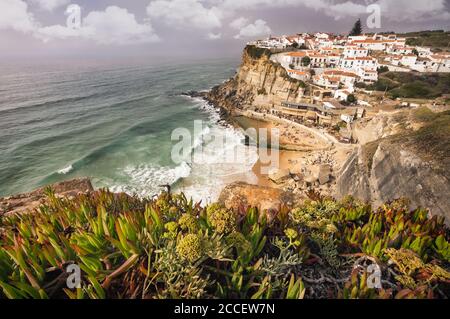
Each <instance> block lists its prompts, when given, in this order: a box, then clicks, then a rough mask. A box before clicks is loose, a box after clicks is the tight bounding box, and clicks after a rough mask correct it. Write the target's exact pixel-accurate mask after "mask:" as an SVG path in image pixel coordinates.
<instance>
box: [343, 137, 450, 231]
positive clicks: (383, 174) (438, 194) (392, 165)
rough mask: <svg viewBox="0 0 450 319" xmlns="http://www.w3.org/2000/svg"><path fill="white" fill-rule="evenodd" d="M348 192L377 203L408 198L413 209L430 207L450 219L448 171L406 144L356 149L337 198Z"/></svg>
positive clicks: (387, 143)
mask: <svg viewBox="0 0 450 319" xmlns="http://www.w3.org/2000/svg"><path fill="white" fill-rule="evenodd" d="M347 194H350V195H353V196H354V197H356V198H359V199H361V200H364V201H369V202H372V203H373V204H374V205H375V206H378V205H381V204H382V203H384V202H388V201H391V200H394V199H398V198H407V199H409V200H410V202H411V206H412V207H411V208H416V207H419V206H420V207H424V208H428V209H429V210H430V213H431V214H432V215H440V216H444V217H445V218H446V221H447V223H449V222H450V201H449V195H450V179H449V175H448V172H447V173H446V172H445V171H443V170H442V169H441V168H437V167H436V166H435V165H433V163H431V162H428V161H424V160H423V159H422V158H421V157H420V156H419V155H418V154H417V152H415V150H414V149H411V148H409V147H408V146H406V145H405V144H402V143H398V142H392V141H390V140H384V141H376V142H373V143H369V144H368V145H366V146H363V147H360V148H359V149H357V150H355V151H354V152H353V153H352V154H351V155H350V157H349V159H348V160H347V162H346V164H345V165H344V167H343V169H342V171H341V173H340V176H339V178H338V180H337V197H338V198H339V197H343V196H346V195H347Z"/></svg>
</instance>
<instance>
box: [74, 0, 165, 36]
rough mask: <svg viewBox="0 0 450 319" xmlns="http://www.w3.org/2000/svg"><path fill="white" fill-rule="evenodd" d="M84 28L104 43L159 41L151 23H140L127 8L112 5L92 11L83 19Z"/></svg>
mask: <svg viewBox="0 0 450 319" xmlns="http://www.w3.org/2000/svg"><path fill="white" fill-rule="evenodd" d="M83 28H86V29H88V30H89V32H88V33H91V37H92V38H93V39H94V40H95V41H97V42H99V43H103V44H113V43H117V44H129V43H148V42H155V41H158V40H159V38H158V36H157V35H156V34H155V33H154V30H153V27H152V26H151V25H150V23H148V22H147V23H143V24H140V23H138V22H137V21H136V17H135V16H134V14H132V13H129V12H128V10H127V9H123V8H119V7H116V6H110V7H107V8H106V9H105V11H92V12H90V13H89V14H88V16H87V17H86V18H85V19H84V20H83Z"/></svg>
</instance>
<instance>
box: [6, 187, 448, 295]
mask: <svg viewBox="0 0 450 319" xmlns="http://www.w3.org/2000/svg"><path fill="white" fill-rule="evenodd" d="M47 196H48V197H47V200H46V202H45V204H43V205H42V206H41V207H40V208H39V211H38V212H30V213H28V214H21V215H9V216H2V217H0V225H1V226H0V298H12V299H18V298H33V299H38V298H39V299H40V298H70V299H83V298H90V299H98V298H101V299H103V298H255V299H262V298H289V299H299V298H304V297H308V293H309V292H310V291H311V290H309V288H311V289H312V288H313V285H314V283H312V282H311V280H306V277H307V276H306V275H305V274H308V273H309V271H312V270H314V271H315V270H317V269H323V268H321V267H325V271H326V276H329V275H330V274H336V275H337V274H340V273H347V274H349V273H353V274H352V275H351V276H350V277H349V278H348V281H347V282H346V283H345V280H342V279H339V281H337V279H333V278H329V277H327V280H328V281H331V282H333V280H334V281H335V282H336V283H338V284H337V287H338V288H339V289H336V290H335V292H336V295H335V297H342V298H388V297H395V298H430V297H438V296H439V295H438V293H439V291H446V290H445V289H444V290H439V289H441V288H442V285H445V284H446V283H447V284H448V282H449V280H450V278H449V271H448V264H449V254H450V248H449V246H450V244H449V237H448V229H447V228H446V227H445V225H444V223H443V220H442V219H439V218H437V217H433V218H428V216H427V212H426V211H425V210H421V209H417V210H414V211H409V210H408V208H407V204H406V202H404V201H396V202H393V203H390V204H386V205H383V206H382V207H380V208H378V209H377V210H375V211H373V210H372V209H371V207H370V206H369V205H366V204H364V203H360V202H358V201H357V200H355V199H353V198H351V197H347V198H344V199H343V200H341V201H339V202H338V201H335V200H334V199H332V198H326V197H322V196H320V194H317V193H313V192H311V193H309V194H308V196H309V200H307V201H305V203H304V204H303V205H301V206H300V207H298V208H296V209H294V210H291V211H289V210H287V209H281V210H280V212H279V213H278V214H276V216H275V218H274V219H273V220H272V221H271V222H270V223H268V221H267V219H266V216H265V214H262V213H261V212H260V211H258V210H257V209H256V208H249V209H248V210H247V211H246V212H245V214H243V215H237V214H236V212H234V211H232V210H228V209H226V208H224V207H222V206H221V205H219V204H211V205H208V206H206V207H202V206H201V205H200V204H195V203H193V202H192V200H187V199H186V197H185V196H184V195H182V194H181V195H174V194H168V193H163V194H161V195H160V196H159V197H158V198H155V199H154V200H147V199H138V198H135V197H129V196H126V195H123V194H122V195H117V194H113V193H110V192H108V191H106V190H100V191H97V192H95V193H93V194H90V195H78V196H76V197H75V198H73V199H67V198H60V197H57V196H56V195H55V194H54V192H53V191H52V190H51V189H49V190H48V191H47ZM344 255H345V256H344ZM348 255H350V256H351V255H364V256H373V257H376V260H379V262H380V263H382V264H383V267H384V268H389V267H390V268H391V270H392V271H393V272H395V273H396V274H397V275H396V276H395V278H394V279H392V280H394V281H393V282H392V285H393V287H395V288H391V290H383V289H374V288H368V287H367V286H366V284H367V283H366V280H365V277H364V276H367V274H364V272H361V271H357V272H356V271H354V269H352V266H351V265H350V264H349V262H348V258H347V257H348ZM371 258H372V257H371ZM73 264H75V265H79V266H80V268H81V287H80V288H76V289H69V288H66V287H65V281H66V279H67V278H68V275H69V274H68V273H67V272H66V269H67V266H68V265H73ZM304 276H305V278H304ZM439 287H441V288H439ZM314 289H318V288H317V287H316V288H314ZM338 291H339V294H337V292H338Z"/></svg>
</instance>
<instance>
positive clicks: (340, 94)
mask: <svg viewBox="0 0 450 319" xmlns="http://www.w3.org/2000/svg"><path fill="white" fill-rule="evenodd" d="M350 94H352V93H351V92H349V91H347V90H336V92H334V98H335V99H336V100H339V101H347V98H348V96H349V95H350Z"/></svg>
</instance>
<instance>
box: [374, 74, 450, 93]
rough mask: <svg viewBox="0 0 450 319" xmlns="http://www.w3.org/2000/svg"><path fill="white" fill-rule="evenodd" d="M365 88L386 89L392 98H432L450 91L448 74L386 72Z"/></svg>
mask: <svg viewBox="0 0 450 319" xmlns="http://www.w3.org/2000/svg"><path fill="white" fill-rule="evenodd" d="M367 89H369V90H376V91H386V92H387V93H388V95H389V96H390V97H392V98H398V97H400V98H423V99H433V98H436V97H440V96H442V95H444V94H449V93H450V74H445V73H442V74H441V73H431V74H422V73H420V74H419V73H415V72H386V73H383V74H380V77H379V80H378V81H377V82H375V83H374V84H372V85H368V86H367Z"/></svg>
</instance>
